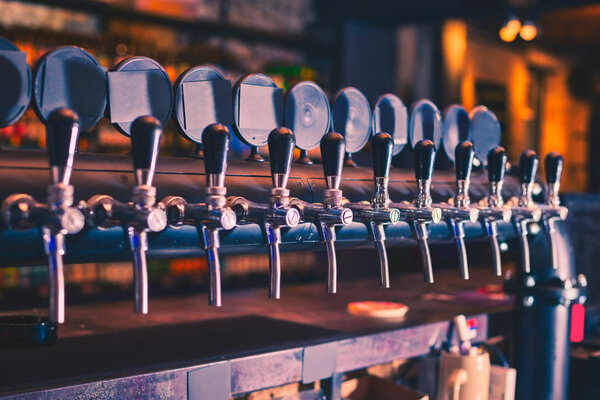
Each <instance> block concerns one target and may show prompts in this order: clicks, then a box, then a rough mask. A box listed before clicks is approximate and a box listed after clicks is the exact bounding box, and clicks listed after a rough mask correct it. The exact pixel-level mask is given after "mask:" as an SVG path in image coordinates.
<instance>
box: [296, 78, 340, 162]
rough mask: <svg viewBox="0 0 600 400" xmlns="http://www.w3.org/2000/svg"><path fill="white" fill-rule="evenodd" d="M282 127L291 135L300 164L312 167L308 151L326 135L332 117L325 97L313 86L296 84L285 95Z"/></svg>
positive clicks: (301, 83)
mask: <svg viewBox="0 0 600 400" xmlns="http://www.w3.org/2000/svg"><path fill="white" fill-rule="evenodd" d="M284 124H285V126H286V127H287V128H290V129H291V130H292V132H294V136H295V137H296V147H297V148H299V149H300V151H301V155H300V159H299V160H298V162H299V163H302V164H312V161H311V160H310V159H309V158H308V150H312V149H314V148H316V147H317V146H319V143H320V141H321V138H322V137H323V135H325V134H326V133H327V132H329V126H330V124H331V113H330V110H329V100H328V99H327V95H325V92H324V91H323V89H321V87H320V86H319V85H317V84H316V83H314V82H309V81H304V82H298V83H296V84H294V85H293V86H292V87H290V88H289V89H288V90H287V92H286V94H285V113H284Z"/></svg>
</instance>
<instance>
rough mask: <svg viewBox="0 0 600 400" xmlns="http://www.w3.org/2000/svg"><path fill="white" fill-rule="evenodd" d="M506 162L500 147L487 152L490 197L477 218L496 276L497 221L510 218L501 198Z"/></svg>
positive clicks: (499, 262)
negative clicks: (488, 244)
mask: <svg viewBox="0 0 600 400" xmlns="http://www.w3.org/2000/svg"><path fill="white" fill-rule="evenodd" d="M507 160H508V156H507V155H506V151H505V150H504V148H503V147H501V146H496V147H495V148H493V149H492V150H490V151H489V152H488V156H487V171H488V180H489V182H490V195H489V196H488V197H487V198H486V199H483V200H482V201H481V202H480V204H479V217H480V219H481V223H482V224H483V229H484V232H485V234H486V236H487V237H488V240H489V243H490V247H491V249H492V270H493V271H494V273H495V274H496V275H497V276H501V275H502V260H501V259H500V246H499V245H498V226H497V221H504V222H510V219H511V216H512V211H511V210H510V208H508V207H506V206H505V205H504V199H503V198H502V186H503V184H504V174H505V172H506V162H507Z"/></svg>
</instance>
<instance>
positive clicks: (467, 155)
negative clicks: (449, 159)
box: [454, 140, 475, 181]
mask: <svg viewBox="0 0 600 400" xmlns="http://www.w3.org/2000/svg"><path fill="white" fill-rule="evenodd" d="M474 157H475V149H474V148H473V143H471V142H470V141H468V140H463V141H462V142H460V143H459V144H457V145H456V148H455V149H454V160H455V161H454V163H455V168H456V180H457V181H462V180H468V179H470V177H471V171H472V170H473V158H474Z"/></svg>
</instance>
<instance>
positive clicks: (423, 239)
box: [390, 140, 442, 283]
mask: <svg viewBox="0 0 600 400" xmlns="http://www.w3.org/2000/svg"><path fill="white" fill-rule="evenodd" d="M414 153H415V179H416V181H417V189H418V192H417V196H416V198H415V200H414V201H413V202H412V203H410V202H406V201H405V202H402V203H391V204H390V207H393V208H396V209H398V210H399V211H400V218H401V219H403V220H405V221H407V222H408V224H409V225H410V227H411V231H412V234H413V237H414V238H415V239H416V240H417V244H418V246H419V251H420V253H421V265H422V267H423V276H424V278H425V282H426V283H433V268H432V266H431V253H430V252H429V244H428V242H427V239H428V237H429V232H428V231H427V225H429V224H431V223H438V222H440V221H441V219H442V210H441V209H440V208H439V207H437V206H436V207H434V206H432V203H433V202H432V199H431V178H432V176H433V165H434V161H435V144H433V142H432V141H431V140H420V141H419V142H417V144H416V145H415V146H414Z"/></svg>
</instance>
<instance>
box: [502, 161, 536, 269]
mask: <svg viewBox="0 0 600 400" xmlns="http://www.w3.org/2000/svg"><path fill="white" fill-rule="evenodd" d="M537 168H538V156H537V154H536V152H535V151H533V150H525V151H524V152H523V153H522V154H521V157H519V178H520V180H521V195H520V196H519V198H518V199H511V201H510V204H511V206H512V207H511V211H512V221H513V225H514V227H515V230H516V231H517V233H518V234H519V242H520V244H521V263H522V266H523V272H524V273H525V274H529V273H530V272H531V264H530V260H529V242H528V241H527V232H528V230H527V225H528V224H529V223H530V222H539V221H540V219H541V217H542V211H541V209H540V207H539V206H538V205H537V204H535V203H534V202H533V199H532V198H531V195H532V191H533V184H534V182H535V174H536V172H537Z"/></svg>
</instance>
